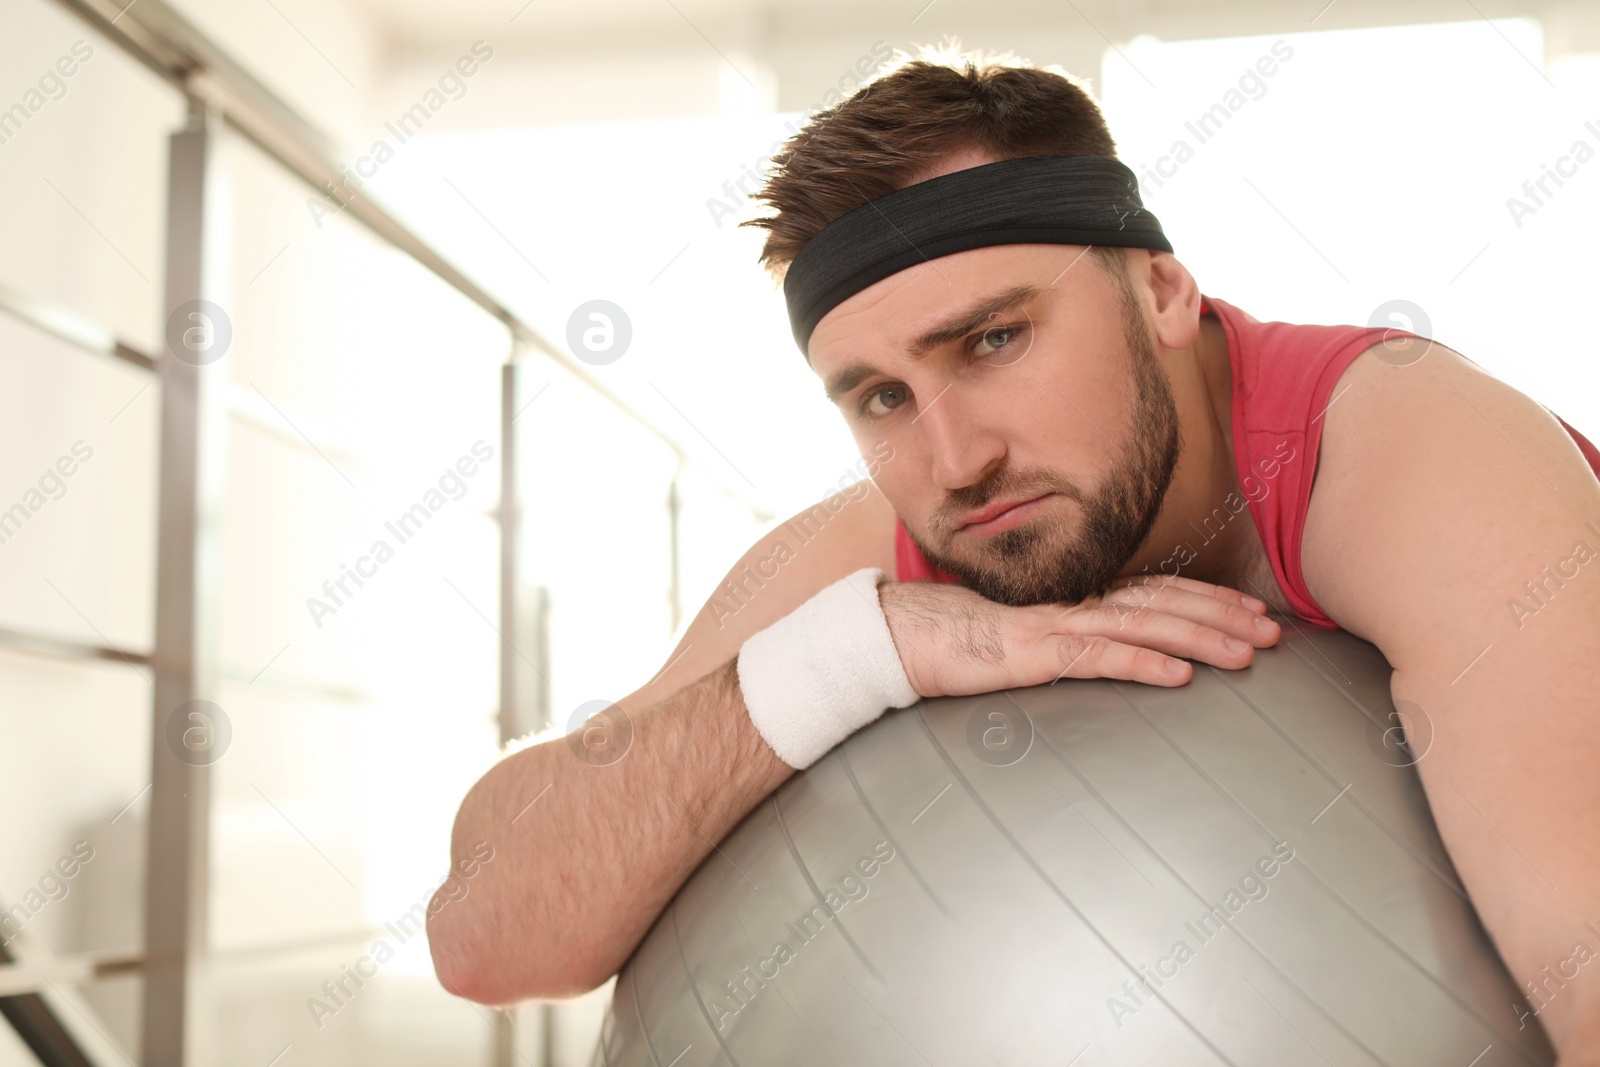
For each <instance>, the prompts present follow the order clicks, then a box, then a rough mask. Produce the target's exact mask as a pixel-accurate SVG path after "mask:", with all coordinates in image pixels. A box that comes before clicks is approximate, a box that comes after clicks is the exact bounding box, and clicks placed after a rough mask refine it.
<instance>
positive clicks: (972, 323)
mask: <svg viewBox="0 0 1600 1067" xmlns="http://www.w3.org/2000/svg"><path fill="white" fill-rule="evenodd" d="M1042 292H1044V290H1043V289H1041V288H1040V287H1039V286H1037V285H1031V284H1023V285H1013V286H1012V287H1011V288H1009V289H1003V290H1001V291H1000V292H998V293H996V294H995V295H993V296H990V297H986V298H984V299H983V300H980V301H979V302H978V303H976V304H974V305H973V306H972V307H970V308H968V309H967V310H965V311H961V312H958V313H956V314H955V315H953V316H952V317H950V318H949V319H947V320H945V321H944V322H942V323H940V324H939V325H938V326H935V327H934V328H933V329H931V330H929V331H928V332H927V333H925V334H923V335H922V336H921V337H919V338H917V339H916V340H915V341H912V342H911V347H910V348H909V349H908V350H907V351H908V352H909V354H910V355H911V356H912V358H917V357H920V356H925V355H927V354H928V353H929V352H931V351H933V350H934V349H935V348H938V347H939V346H941V345H947V344H949V343H950V342H951V341H959V340H961V338H963V337H965V336H966V335H967V334H969V333H971V332H972V331H973V330H976V329H977V328H978V327H979V326H982V325H983V324H984V323H986V322H988V321H989V320H990V319H991V318H993V317H994V316H996V315H998V314H1000V313H1001V312H1002V311H1010V310H1011V309H1012V308H1014V307H1016V306H1017V305H1018V304H1020V303H1022V302H1023V301H1025V300H1030V299H1032V298H1033V297H1035V296H1038V295H1039V294H1040V293H1042Z"/></svg>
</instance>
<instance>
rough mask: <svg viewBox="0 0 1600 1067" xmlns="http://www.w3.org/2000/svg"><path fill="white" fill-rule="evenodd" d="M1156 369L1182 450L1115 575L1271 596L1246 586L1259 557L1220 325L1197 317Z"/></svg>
mask: <svg viewBox="0 0 1600 1067" xmlns="http://www.w3.org/2000/svg"><path fill="white" fill-rule="evenodd" d="M1162 364H1163V366H1164V367H1165V368H1166V369H1167V372H1168V375H1169V378H1170V381H1171V382H1172V392H1173V400H1174V402H1175V403H1176V404H1177V407H1178V425H1179V435H1180V439H1181V441H1182V451H1181V452H1180V453H1179V457H1178V465H1177V468H1176V470H1174V472H1173V477H1172V485H1171V486H1170V487H1169V489H1168V490H1167V496H1166V499H1165V500H1164V502H1163V503H1162V506H1161V512H1160V514H1159V515H1158V516H1157V517H1156V522H1155V526H1154V527H1152V528H1151V531H1150V536H1149V537H1147V538H1146V539H1145V542H1144V545H1143V547H1142V548H1140V550H1139V551H1138V553H1136V554H1135V555H1134V557H1133V559H1132V560H1130V561H1129V562H1128V564H1127V565H1126V566H1124V567H1123V569H1122V571H1121V576H1123V577H1129V576H1136V575H1139V574H1152V575H1156V574H1181V575H1183V576H1185V577H1189V578H1196V579H1199V580H1200V581H1206V582H1215V583H1217V584H1219V585H1227V586H1229V587H1231V588H1235V589H1240V590H1241V591H1243V592H1246V593H1250V594H1251V595H1253V596H1260V595H1261V593H1262V592H1266V593H1268V594H1269V598H1275V597H1273V596H1272V594H1274V593H1275V592H1276V591H1275V589H1267V590H1261V591H1257V590H1254V589H1251V588H1250V587H1249V585H1250V583H1252V582H1253V583H1255V584H1259V578H1260V574H1261V567H1260V564H1261V563H1262V562H1264V560H1265V553H1264V551H1263V550H1262V548H1261V541H1260V538H1259V536H1258V535H1257V533H1256V529H1255V521H1254V519H1252V518H1251V516H1250V512H1249V508H1248V507H1247V506H1246V504H1245V498H1244V495H1243V494H1242V493H1241V492H1240V489H1239V474H1238V469H1237V467H1236V466H1235V463H1234V453H1233V373H1232V368H1231V366H1230V364H1229V362H1228V341H1227V335H1226V334H1225V333H1224V331H1223V328H1222V323H1221V322H1220V321H1219V320H1218V319H1217V318H1216V316H1215V315H1202V316H1201V318H1200V334H1199V336H1198V337H1196V338H1195V341H1194V344H1192V345H1190V346H1189V347H1188V348H1186V349H1183V350H1181V351H1169V352H1167V353H1165V355H1164V357H1163V359H1162ZM1269 576H1270V573H1269Z"/></svg>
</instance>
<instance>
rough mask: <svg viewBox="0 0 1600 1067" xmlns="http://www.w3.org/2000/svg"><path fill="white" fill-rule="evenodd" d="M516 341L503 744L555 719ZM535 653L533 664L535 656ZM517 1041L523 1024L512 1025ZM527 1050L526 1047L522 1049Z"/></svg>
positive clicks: (507, 473)
mask: <svg viewBox="0 0 1600 1067" xmlns="http://www.w3.org/2000/svg"><path fill="white" fill-rule="evenodd" d="M520 355H521V345H520V343H518V342H516V341H513V343H512V353H511V360H510V361H509V362H507V363H506V364H505V365H504V366H503V367H501V368H500V633H501V635H502V640H501V642H500V714H499V723H500V744H501V745H506V744H508V743H510V742H511V741H513V740H515V739H516V738H518V737H521V736H523V735H524V734H526V733H529V732H530V731H534V730H543V729H545V728H546V727H548V726H550V725H552V716H551V714H550V666H549V663H550V659H549V650H550V630H549V626H550V597H549V590H547V589H545V588H544V587H542V586H534V585H532V584H530V583H529V582H528V581H527V576H526V574H525V573H524V570H523V565H522V520H523V507H522V483H521V467H520V464H521V461H522V451H521V449H520V448H519V447H518V441H519V429H518V427H517V419H518V417H519V416H520V415H521V414H522V408H523V402H522V400H521V396H522V387H521V385H522V380H523V377H524V375H525V372H526V369H527V368H526V365H525V364H524V363H523V362H522V361H521V360H520V359H519V358H518V356H520ZM530 659H531V663H530V662H529V661H530ZM536 1012H537V1015H536V1018H537V1020H538V1027H539V1038H538V1042H539V1059H538V1062H539V1065H540V1067H552V1065H553V1064H554V1062H555V1061H554V1058H553V1051H554V1048H553V1044H552V1042H553V1040H554V1033H555V1007H554V1005H551V1004H541V1005H539V1006H538V1007H537V1009H536ZM511 1030H512V1034H513V1040H515V1039H516V1038H517V1037H518V1036H520V1032H521V1028H520V1027H516V1026H513V1027H512V1028H511ZM514 1051H516V1050H515V1049H513V1048H512V1047H511V1046H510V1045H509V1044H508V1043H507V1042H506V1041H505V1040H503V1039H501V1038H498V1037H497V1038H496V1039H495V1042H494V1052H493V1054H492V1060H491V1062H493V1063H494V1064H495V1065H496V1067H500V1065H501V1064H505V1063H509V1062H510V1061H509V1059H508V1058H507V1057H509V1056H510V1055H511V1054H512V1053H513V1052H514ZM519 1054H520V1053H519Z"/></svg>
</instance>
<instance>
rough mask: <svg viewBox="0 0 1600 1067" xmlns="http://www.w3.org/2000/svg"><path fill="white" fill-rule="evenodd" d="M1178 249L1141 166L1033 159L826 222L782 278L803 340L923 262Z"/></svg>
mask: <svg viewBox="0 0 1600 1067" xmlns="http://www.w3.org/2000/svg"><path fill="white" fill-rule="evenodd" d="M1011 244H1058V245H1103V246H1108V247H1117V248H1150V249H1155V250H1158V251H1161V252H1171V251H1172V245H1171V244H1169V243H1168V241H1167V238H1166V236H1165V235H1164V234H1163V233H1162V232H1161V223H1160V221H1159V220H1157V219H1156V217H1155V216H1154V215H1152V214H1150V212H1148V211H1146V210H1145V208H1144V201H1142V200H1140V199H1139V184H1138V181H1137V180H1136V179H1135V178H1134V174H1133V171H1131V170H1129V169H1128V167H1127V166H1126V165H1124V164H1123V163H1122V162H1121V161H1119V160H1117V159H1113V158H1112V157H1110V156H1028V157H1024V158H1022V159H1005V160H1001V161H1000V162H998V163H985V164H983V165H982V166H978V167H969V168H967V169H966V170H957V171H952V172H951V173H949V174H942V175H940V176H939V177H937V178H930V179H928V180H927V181H924V182H918V183H917V184H915V185H908V186H906V187H905V188H904V189H896V190H895V191H894V192H891V193H886V194H884V195H883V196H880V197H878V198H877V199H875V200H869V201H867V202H866V203H865V204H862V205H861V206H860V207H857V208H854V209H852V210H851V211H848V212H846V213H845V214H843V215H841V216H840V217H839V218H837V219H834V220H833V221H832V222H830V223H828V225H826V226H824V227H823V228H822V229H821V230H820V231H818V233H817V235H816V236H815V237H813V238H811V240H810V241H808V242H807V243H806V246H805V247H804V248H802V249H801V250H800V254H799V255H797V256H795V257H794V262H793V263H791V264H790V265H789V270H788V273H787V274H786V275H785V276H784V280H783V295H784V299H785V300H786V301H787V302H788V305H789V323H790V325H791V327H792V328H793V330H794V339H795V343H796V344H798V345H799V346H800V351H801V352H802V353H804V354H805V356H806V359H807V360H809V359H810V358H811V355H810V353H809V352H807V345H808V344H809V343H810V341H811V331H812V330H814V329H816V328H817V323H819V322H821V321H822V317H823V316H824V315H826V314H827V313H828V312H830V311H832V310H833V309H834V308H836V307H838V306H839V305H840V304H842V303H844V301H846V300H848V299H849V298H850V297H852V296H854V295H855V294H856V293H859V292H860V291H861V290H863V289H865V288H867V287H868V286H869V285H872V284H874V283H875V282H880V281H882V280H883V279H885V278H887V277H889V276H890V275H891V274H897V273H899V272H900V271H902V270H905V269H906V268H907V267H912V266H915V265H916V264H918V263H921V262H923V261H924V260H929V259H936V258H938V257H939V256H948V255H952V254H954V253H956V252H965V251H967V250H968V249H972V248H983V247H986V246H988V245H1011Z"/></svg>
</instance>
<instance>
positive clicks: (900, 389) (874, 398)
mask: <svg viewBox="0 0 1600 1067" xmlns="http://www.w3.org/2000/svg"><path fill="white" fill-rule="evenodd" d="M905 402H906V387H905V386H903V385H886V386H884V387H882V388H881V389H874V390H873V391H872V392H870V393H868V394H867V395H866V396H864V397H862V398H861V413H862V414H864V415H870V416H872V417H874V418H882V417H883V416H885V415H887V414H889V412H891V411H893V410H894V409H895V408H897V407H899V406H900V405H901V404H904V403H905Z"/></svg>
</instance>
